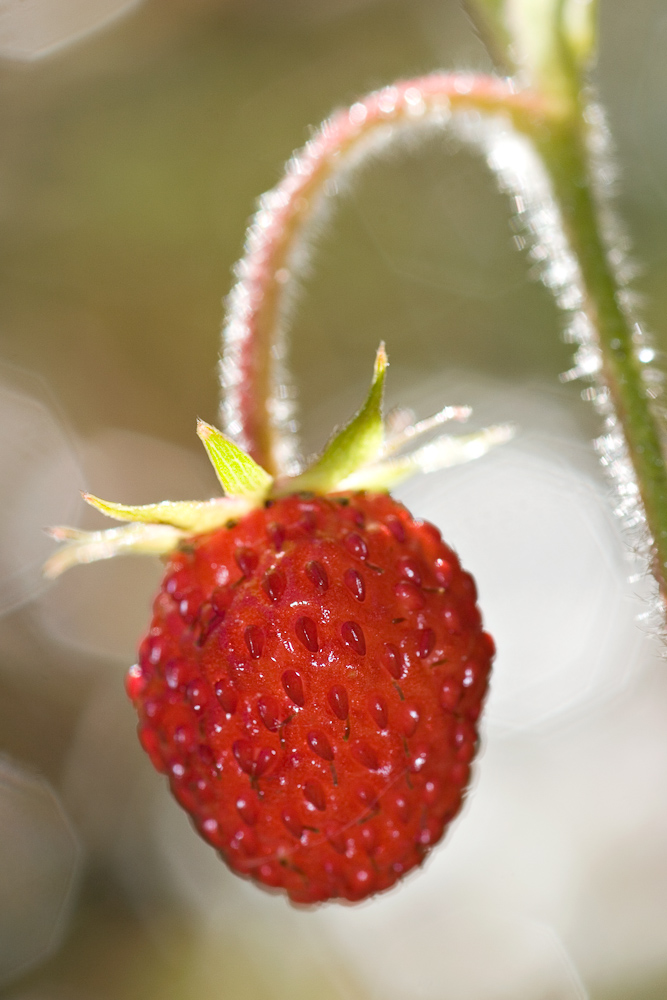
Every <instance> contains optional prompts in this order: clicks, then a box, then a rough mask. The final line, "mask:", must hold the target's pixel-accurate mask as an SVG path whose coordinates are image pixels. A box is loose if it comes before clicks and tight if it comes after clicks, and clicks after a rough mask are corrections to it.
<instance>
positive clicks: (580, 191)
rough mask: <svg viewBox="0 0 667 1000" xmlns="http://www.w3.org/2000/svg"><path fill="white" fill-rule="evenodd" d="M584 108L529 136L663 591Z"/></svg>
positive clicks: (649, 427)
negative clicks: (576, 281)
mask: <svg viewBox="0 0 667 1000" xmlns="http://www.w3.org/2000/svg"><path fill="white" fill-rule="evenodd" d="M589 127H590V126H589V125H588V124H587V122H586V120H585V118H584V113H583V108H582V107H581V106H577V107H576V109H573V113H572V115H571V116H570V117H569V118H568V119H567V120H566V121H563V122H561V123H559V124H555V123H551V124H550V127H549V128H548V129H546V130H544V131H543V132H542V133H541V134H539V135H535V136H534V141H535V145H536V147H537V149H538V151H539V152H540V154H541V156H542V158H543V161H544V164H545V166H546V168H547V171H548V173H549V175H550V177H551V182H552V185H553V192H554V197H555V199H556V202H557V203H558V206H559V209H560V212H561V215H562V219H563V224H564V227H565V230H566V235H567V237H568V240H569V243H570V246H571V248H572V251H573V252H574V254H575V255H576V257H577V260H578V263H579V268H580V270H581V276H582V283H583V291H584V295H585V302H584V309H585V311H586V313H587V315H588V318H589V320H590V322H591V323H592V325H593V328H594V329H595V330H596V332H597V336H598V346H599V349H600V353H601V357H602V378H603V381H604V382H605V383H606V385H607V386H608V388H609V392H610V396H611V401H612V403H613V407H614V410H615V412H616V417H617V419H618V421H619V423H620V425H621V427H622V428H623V432H624V435H625V439H626V443H627V447H628V452H629V455H630V459H631V461H632V464H633V466H634V469H635V473H636V477H637V481H638V487H639V492H640V495H641V499H642V502H643V505H644V510H645V514H646V523H647V527H648V530H649V532H650V534H651V536H652V546H653V548H652V554H653V567H652V569H653V572H654V575H655V577H656V579H657V581H658V584H659V587H660V591H661V593H662V596H663V600H664V599H666V598H667V470H666V468H665V457H664V454H663V447H662V441H661V434H660V429H659V427H658V424H657V421H656V418H655V415H654V413H653V411H652V407H651V399H650V396H649V395H648V393H647V386H646V382H645V379H644V375H643V371H642V367H643V366H642V364H641V362H640V360H639V358H638V356H637V348H636V345H635V343H634V342H633V337H632V334H633V323H632V319H631V318H630V317H629V316H628V314H627V312H626V311H625V310H624V308H623V304H622V291H623V290H622V288H621V287H620V286H619V282H618V280H617V278H616V276H615V274H614V270H613V268H612V266H611V264H610V261H609V256H608V248H607V246H606V243H605V239H604V236H603V233H602V230H601V224H600V212H599V207H598V204H597V202H596V197H595V193H594V189H593V178H592V167H591V161H590V156H589V153H588V150H587V143H586V135H587V129H588V128H589Z"/></svg>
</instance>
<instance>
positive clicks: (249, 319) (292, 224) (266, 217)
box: [221, 73, 550, 475]
mask: <svg viewBox="0 0 667 1000" xmlns="http://www.w3.org/2000/svg"><path fill="white" fill-rule="evenodd" d="M452 111H477V112H482V113H484V114H498V113H502V114H505V115H507V116H508V117H509V118H510V120H511V122H512V124H513V125H514V127H515V128H517V129H518V130H519V131H522V132H530V133H534V131H535V129H536V127H538V126H539V125H540V123H543V122H544V121H545V120H547V119H548V118H549V117H550V111H549V108H548V107H547V106H546V104H545V102H544V100H543V99H542V98H541V97H540V96H539V95H536V94H534V93H532V92H530V91H521V90H517V89H516V87H515V86H514V84H513V82H512V81H511V80H503V79H499V78H497V77H493V76H469V75H462V74H445V73H434V74H432V75H429V76H425V77H421V78H420V79H416V80H405V81H402V82H400V83H396V84H394V85H393V86H390V87H386V88H385V89H383V90H379V91H376V92H375V93H372V94H370V95H368V96H367V97H365V98H363V99H362V100H360V101H357V102H356V103H355V104H353V105H352V106H351V107H350V108H347V109H345V110H343V111H339V112H337V113H336V114H334V115H333V116H332V117H331V118H329V119H328V120H327V121H325V122H324V123H323V124H322V125H321V127H320V128H319V130H318V131H317V132H316V133H315V135H314V136H313V138H312V139H311V140H310V141H309V142H307V143H306V145H305V146H304V147H303V149H302V150H300V151H299V152H298V153H295V154H294V156H293V157H292V159H291V160H290V161H289V163H288V165H287V170H286V173H285V176H284V177H283V179H282V180H281V181H280V183H279V184H278V185H277V187H275V188H274V189H273V190H272V191H270V192H268V194H265V195H264V196H263V197H262V198H261V200H260V204H259V210H258V211H257V213H256V215H255V216H254V218H253V220H252V222H251V224H250V227H249V229H248V233H247V238H246V252H245V256H244V257H243V258H242V259H241V260H240V261H239V263H238V264H237V267H236V275H237V278H238V281H237V283H236V285H235V286H234V288H233V289H232V291H231V293H230V295H229V299H228V303H227V306H228V314H227V318H226V322H225V327H224V331H223V343H224V353H223V359H222V362H221V371H222V385H223V392H224V398H225V402H224V411H223V416H224V421H225V426H226V430H227V432H228V433H229V434H230V435H231V436H232V437H233V438H234V439H235V440H236V441H237V443H238V444H239V445H240V446H241V447H242V448H245V449H246V450H247V451H249V452H250V454H251V455H252V456H253V458H254V459H255V460H256V461H257V462H259V463H260V464H261V465H263V466H264V468H266V469H267V470H268V471H269V472H271V473H272V474H273V475H279V474H282V473H284V472H285V471H287V469H286V466H288V465H289V460H290V457H291V456H290V453H289V438H290V437H293V433H292V432H291V430H290V418H291V413H290V403H289V400H288V399H287V398H286V395H287V393H286V390H285V388H284V387H283V386H281V384H280V378H279V377H278V375H279V371H280V360H281V356H282V343H281V341H282V338H281V337H280V336H279V335H280V333H281V320H282V318H283V311H284V298H285V291H286V284H287V283H288V281H289V278H290V267H291V265H292V264H293V260H294V254H295V251H296V250H297V249H298V246H299V241H300V239H301V238H302V236H303V233H304V228H305V226H306V224H307V223H308V221H309V219H310V218H311V216H312V214H313V211H314V209H315V208H316V207H317V204H318V202H319V198H320V197H321V195H322V194H323V192H326V183H327V181H329V180H330V179H331V178H332V177H333V176H334V175H335V174H337V173H338V172H339V171H340V170H341V168H342V167H343V166H344V165H345V164H346V163H348V162H349V160H350V159H351V157H352V156H354V154H359V153H360V152H361V151H362V150H363V148H364V146H365V145H367V144H368V140H369V137H372V136H373V135H374V133H379V132H380V130H381V129H382V128H384V129H387V127H388V126H389V127H390V126H396V125H399V126H405V125H413V124H421V123H424V122H434V121H436V122H437V121H443V122H444V121H447V120H448V118H449V115H450V113H451V112H452ZM362 144H363V145H362ZM292 426H293V425H292ZM286 432H290V433H289V435H288V434H287V433H286Z"/></svg>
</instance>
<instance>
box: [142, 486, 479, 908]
mask: <svg viewBox="0 0 667 1000" xmlns="http://www.w3.org/2000/svg"><path fill="white" fill-rule="evenodd" d="M493 652H494V646H493V640H492V639H491V637H490V636H489V635H488V634H487V633H485V632H484V631H483V630H482V624H481V617H480V613H479V610H478V608H477V605H476V590H475V584H474V581H473V579H472V577H471V576H470V575H469V574H468V573H466V572H464V571H463V570H462V569H461V567H460V564H459V561H458V559H457V557H456V555H455V554H454V552H453V551H452V550H451V549H450V548H449V547H448V546H447V545H446V544H445V543H444V542H443V541H442V539H441V537H440V533H439V532H438V530H437V529H436V528H435V527H433V526H432V525H430V524H428V523H426V522H422V521H417V520H415V519H413V518H412V516H411V515H410V513H409V512H408V511H407V510H406V508H405V507H403V506H402V505H401V504H399V503H397V502H396V501H395V500H393V499H392V498H391V497H390V496H389V495H388V494H386V493H363V492H360V493H347V494H343V493H341V494H332V495H330V496H327V497H312V496H308V495H303V494H300V495H292V496H287V497H284V498H282V499H277V500H270V501H267V502H266V503H265V504H264V505H263V506H259V507H257V508H256V509H255V510H252V511H251V512H250V513H248V514H246V515H244V516H243V517H241V518H240V519H239V520H238V521H236V522H230V523H229V524H228V525H226V526H225V527H222V528H219V529H217V530H215V531H212V532H210V533H208V534H201V535H194V536H192V537H191V538H189V539H187V540H186V541H184V542H183V543H181V545H180V547H179V548H178V549H176V550H175V551H174V552H173V553H172V555H171V556H170V557H169V560H168V565H167V572H166V575H165V578H164V581H163V584H162V588H161V590H160V593H159V594H158V597H157V598H156V601H155V605H154V616H153V621H152V624H151V628H150V631H149V634H148V635H147V637H146V638H145V640H144V641H143V643H142V645H141V649H140V657H139V663H138V664H137V665H136V666H135V667H133V668H132V669H131V671H130V673H129V675H128V681H127V687H128V692H129V694H130V697H131V698H132V700H133V701H134V704H135V706H136V708H137V711H138V713H139V718H140V723H139V733H140V739H141V742H142V745H143V746H144V748H145V750H146V751H147V752H148V753H149V755H150V757H151V759H152V761H153V763H154V765H155V766H156V767H157V768H158V769H159V770H160V771H163V772H165V773H166V774H167V775H168V777H169V781H170V785H171V788H172V791H173V793H174V795H175V796H176V798H177V799H178V801H179V802H180V803H181V805H182V806H183V807H184V808H185V809H186V810H187V811H188V812H189V814H190V816H191V817H192V820H193V822H194V823H195V825H196V827H197V829H198V830H199V832H200V833H201V835H202V836H203V837H204V838H205V839H206V840H207V841H209V843H210V844H212V845H213V846H214V847H215V848H216V849H217V850H218V851H219V852H220V853H221V854H222V856H223V857H224V858H225V860H226V861H227V863H228V864H229V865H230V866H231V867H232V868H233V869H234V870H235V871H236V872H238V873H240V874H242V875H245V876H249V877H251V878H253V879H255V880H256V881H258V882H260V883H263V884H264V885H265V886H270V887H275V888H282V889H283V890H285V891H286V892H287V893H288V894H289V896H290V898H291V899H292V900H293V901H295V902H297V903H315V902H318V901H322V900H326V899H332V898H343V899H348V900H359V899H363V898H364V897H366V896H369V895H371V894H373V893H375V892H379V891H381V890H384V889H387V888H389V887H390V886H391V885H393V884H394V883H395V882H396V881H397V880H398V879H399V878H401V877H402V876H403V875H404V874H405V873H406V872H408V871H409V870H410V869H412V868H414V867H415V866H417V865H419V864H420V863H421V862H422V861H423V859H424V857H425V855H426V853H427V852H428V850H429V849H430V848H431V847H432V846H433V844H435V843H436V842H437V841H438V840H439V839H440V837H441V836H442V834H443V831H444V829H445V827H446V825H447V824H448V823H449V822H450V821H451V819H452V818H453V817H454V816H455V815H456V813H457V812H458V810H459V808H460V805H461V801H462V795H463V793H464V790H465V787H466V785H467V782H468V778H469V773H470V763H471V760H472V758H473V756H474V753H475V748H476V743H477V720H478V717H479V714H480V709H481V704H482V701H483V698H484V694H485V691H486V687H487V681H488V674H489V670H490V665H491V660H492V657H493Z"/></svg>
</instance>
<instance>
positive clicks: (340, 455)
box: [44, 344, 514, 579]
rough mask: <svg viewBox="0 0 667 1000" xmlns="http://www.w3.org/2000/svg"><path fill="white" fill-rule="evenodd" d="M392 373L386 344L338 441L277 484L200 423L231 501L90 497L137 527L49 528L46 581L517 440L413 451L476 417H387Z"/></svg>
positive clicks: (475, 440) (504, 437) (462, 412)
mask: <svg viewBox="0 0 667 1000" xmlns="http://www.w3.org/2000/svg"><path fill="white" fill-rule="evenodd" d="M387 367H388V360H387V354H386V351H385V347H384V344H380V346H379V348H378V351H377V354H376V357H375V366H374V370H373V379H372V381H371V386H370V390H369V392H368V395H367V397H366V400H365V402H364V404H363V406H362V407H361V409H360V410H359V411H358V413H356V414H355V416H354V417H353V418H352V419H351V420H350V421H349V423H347V424H346V425H345V426H344V427H343V428H342V429H341V430H339V431H337V432H335V433H334V434H333V435H332V437H331V438H330V440H329V442H328V444H327V445H326V447H325V448H324V450H323V452H322V454H321V455H320V456H318V457H317V458H315V460H314V461H313V462H311V463H310V464H309V465H308V466H307V467H306V468H305V469H304V470H303V471H301V472H299V473H298V474H297V475H295V476H287V475H285V476H278V477H276V478H275V479H274V477H273V476H271V475H270V474H269V473H268V472H267V471H266V470H265V469H263V468H262V466H261V465H259V464H258V463H257V462H255V461H254V459H253V458H251V457H250V455H248V454H247V452H245V451H243V449H241V448H240V447H239V446H238V445H237V444H235V443H234V442H233V441H232V440H231V439H230V438H228V437H226V435H224V434H223V433H222V432H221V431H219V430H218V429H217V428H216V427H213V426H212V425H211V424H207V423H205V421H203V420H199V421H198V422H197V434H198V436H199V438H200V440H201V441H202V443H203V445H204V447H205V449H206V453H207V455H208V458H209V460H210V462H211V464H212V466H213V468H214V470H215V474H216V476H217V478H218V481H219V483H220V486H221V488H222V491H223V495H222V496H220V497H213V498H211V499H210V500H163V501H161V502H159V503H153V504H144V505H141V506H128V505H125V504H121V503H114V502H112V501H108V500H102V499H101V498H100V497H96V496H94V495H93V494H91V493H82V497H83V499H84V500H85V501H86V503H88V504H90V505H91V506H92V507H95V508H96V509H97V510H99V511H100V512H101V513H102V514H105V515H106V516H107V517H111V518H114V519H115V520H117V521H128V522H131V523H129V524H127V525H124V526H123V527H116V528H109V529H107V530H102V531H81V530H79V529H76V528H69V527H54V528H50V529H48V531H49V534H50V535H51V536H52V537H53V538H54V539H55V540H56V541H58V542H61V543H62V545H61V548H60V549H58V551H56V552H55V553H54V554H53V555H52V556H51V557H50V558H49V560H48V561H47V563H46V565H45V567H44V573H45V575H46V576H47V577H49V578H51V579H54V578H55V577H57V576H59V575H60V574H61V573H63V572H64V571H65V570H67V569H69V568H71V567H72V566H76V565H79V564H86V563H90V562H97V561H98V560H101V559H111V558H113V557H114V556H117V555H125V554H132V553H134V554H139V555H166V554H167V553H169V552H172V551H173V550H174V549H176V548H178V546H179V545H181V544H182V542H183V540H184V539H186V538H188V537H189V536H191V535H199V534H205V533H206V532H210V531H215V530H216V529H217V528H220V527H222V526H223V525H225V524H228V523H229V522H231V521H236V520H238V519H239V518H241V517H243V516H244V515H246V514H248V513H249V512H250V511H252V510H253V509H254V508H256V507H259V506H261V505H262V504H263V503H265V502H266V501H267V500H272V499H277V498H279V497H284V496H288V495H290V494H295V493H311V494H316V495H327V494H330V493H337V492H342V491H346V492H348V491H370V492H386V491H387V490H389V489H391V488H392V487H394V486H395V485H397V484H398V483H400V482H401V481H403V480H404V479H407V478H408V477H409V476H411V475H413V474H414V473H416V472H435V471H437V470H438V469H443V468H447V467H449V466H452V465H457V464H460V463H462V462H467V461H471V460H472V459H475V458H479V457H481V456H482V455H484V454H485V453H486V452H487V451H489V449H490V448H492V447H494V446H495V445H497V444H502V443H504V442H506V441H508V440H509V439H510V438H511V437H512V436H513V434H514V428H513V427H512V425H510V424H498V425H494V426H491V427H486V428H483V429H482V430H479V431H474V432H472V433H470V434H465V435H457V436H453V435H449V434H442V435H439V436H437V437H435V438H433V439H432V440H430V441H428V442H427V443H426V444H423V445H421V446H420V447H417V448H411V446H412V445H413V443H414V442H415V441H416V440H418V439H420V438H423V437H424V436H425V435H427V434H428V433H430V432H431V431H433V430H435V429H437V428H438V427H440V426H441V425H443V424H444V423H446V422H449V421H452V420H454V421H459V422H463V421H465V420H467V419H468V417H469V416H470V413H471V410H470V408H469V407H465V406H447V407H444V408H443V409H442V410H440V411H439V412H438V413H436V414H434V415H433V416H431V417H429V418H427V419H426V420H422V421H419V422H416V423H415V422H413V420H412V414H410V413H408V412H407V411H398V412H397V413H394V414H392V415H390V417H389V418H385V417H384V416H383V405H382V404H383V396H384V382H385V375H386V370H387ZM406 449H407V450H406Z"/></svg>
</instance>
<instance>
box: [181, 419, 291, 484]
mask: <svg viewBox="0 0 667 1000" xmlns="http://www.w3.org/2000/svg"><path fill="white" fill-rule="evenodd" d="M197 434H198V435H199V438H200V440H201V442H202V444H203V445H204V447H205V448H206V453H207V455H208V457H209V459H210V461H211V465H212V466H213V468H214V469H215V474H216V476H217V477H218V481H219V482H220V485H221V486H222V488H223V490H224V492H225V494H227V496H230V497H252V498H254V499H257V498H261V497H264V496H266V495H267V493H268V492H269V490H270V489H271V484H272V483H273V477H272V476H270V475H269V473H268V472H266V470H265V469H263V468H262V467H261V465H258V464H257V462H255V461H254V460H253V459H252V458H251V457H250V455H247V454H246V453H245V451H242V450H241V448H239V446H238V445H236V444H234V442H233V441H230V440H229V438H227V437H225V435H224V434H223V433H222V432H221V431H219V430H218V429H217V428H216V427H212V426H211V424H207V423H205V422H204V421H203V420H198V421H197Z"/></svg>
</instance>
